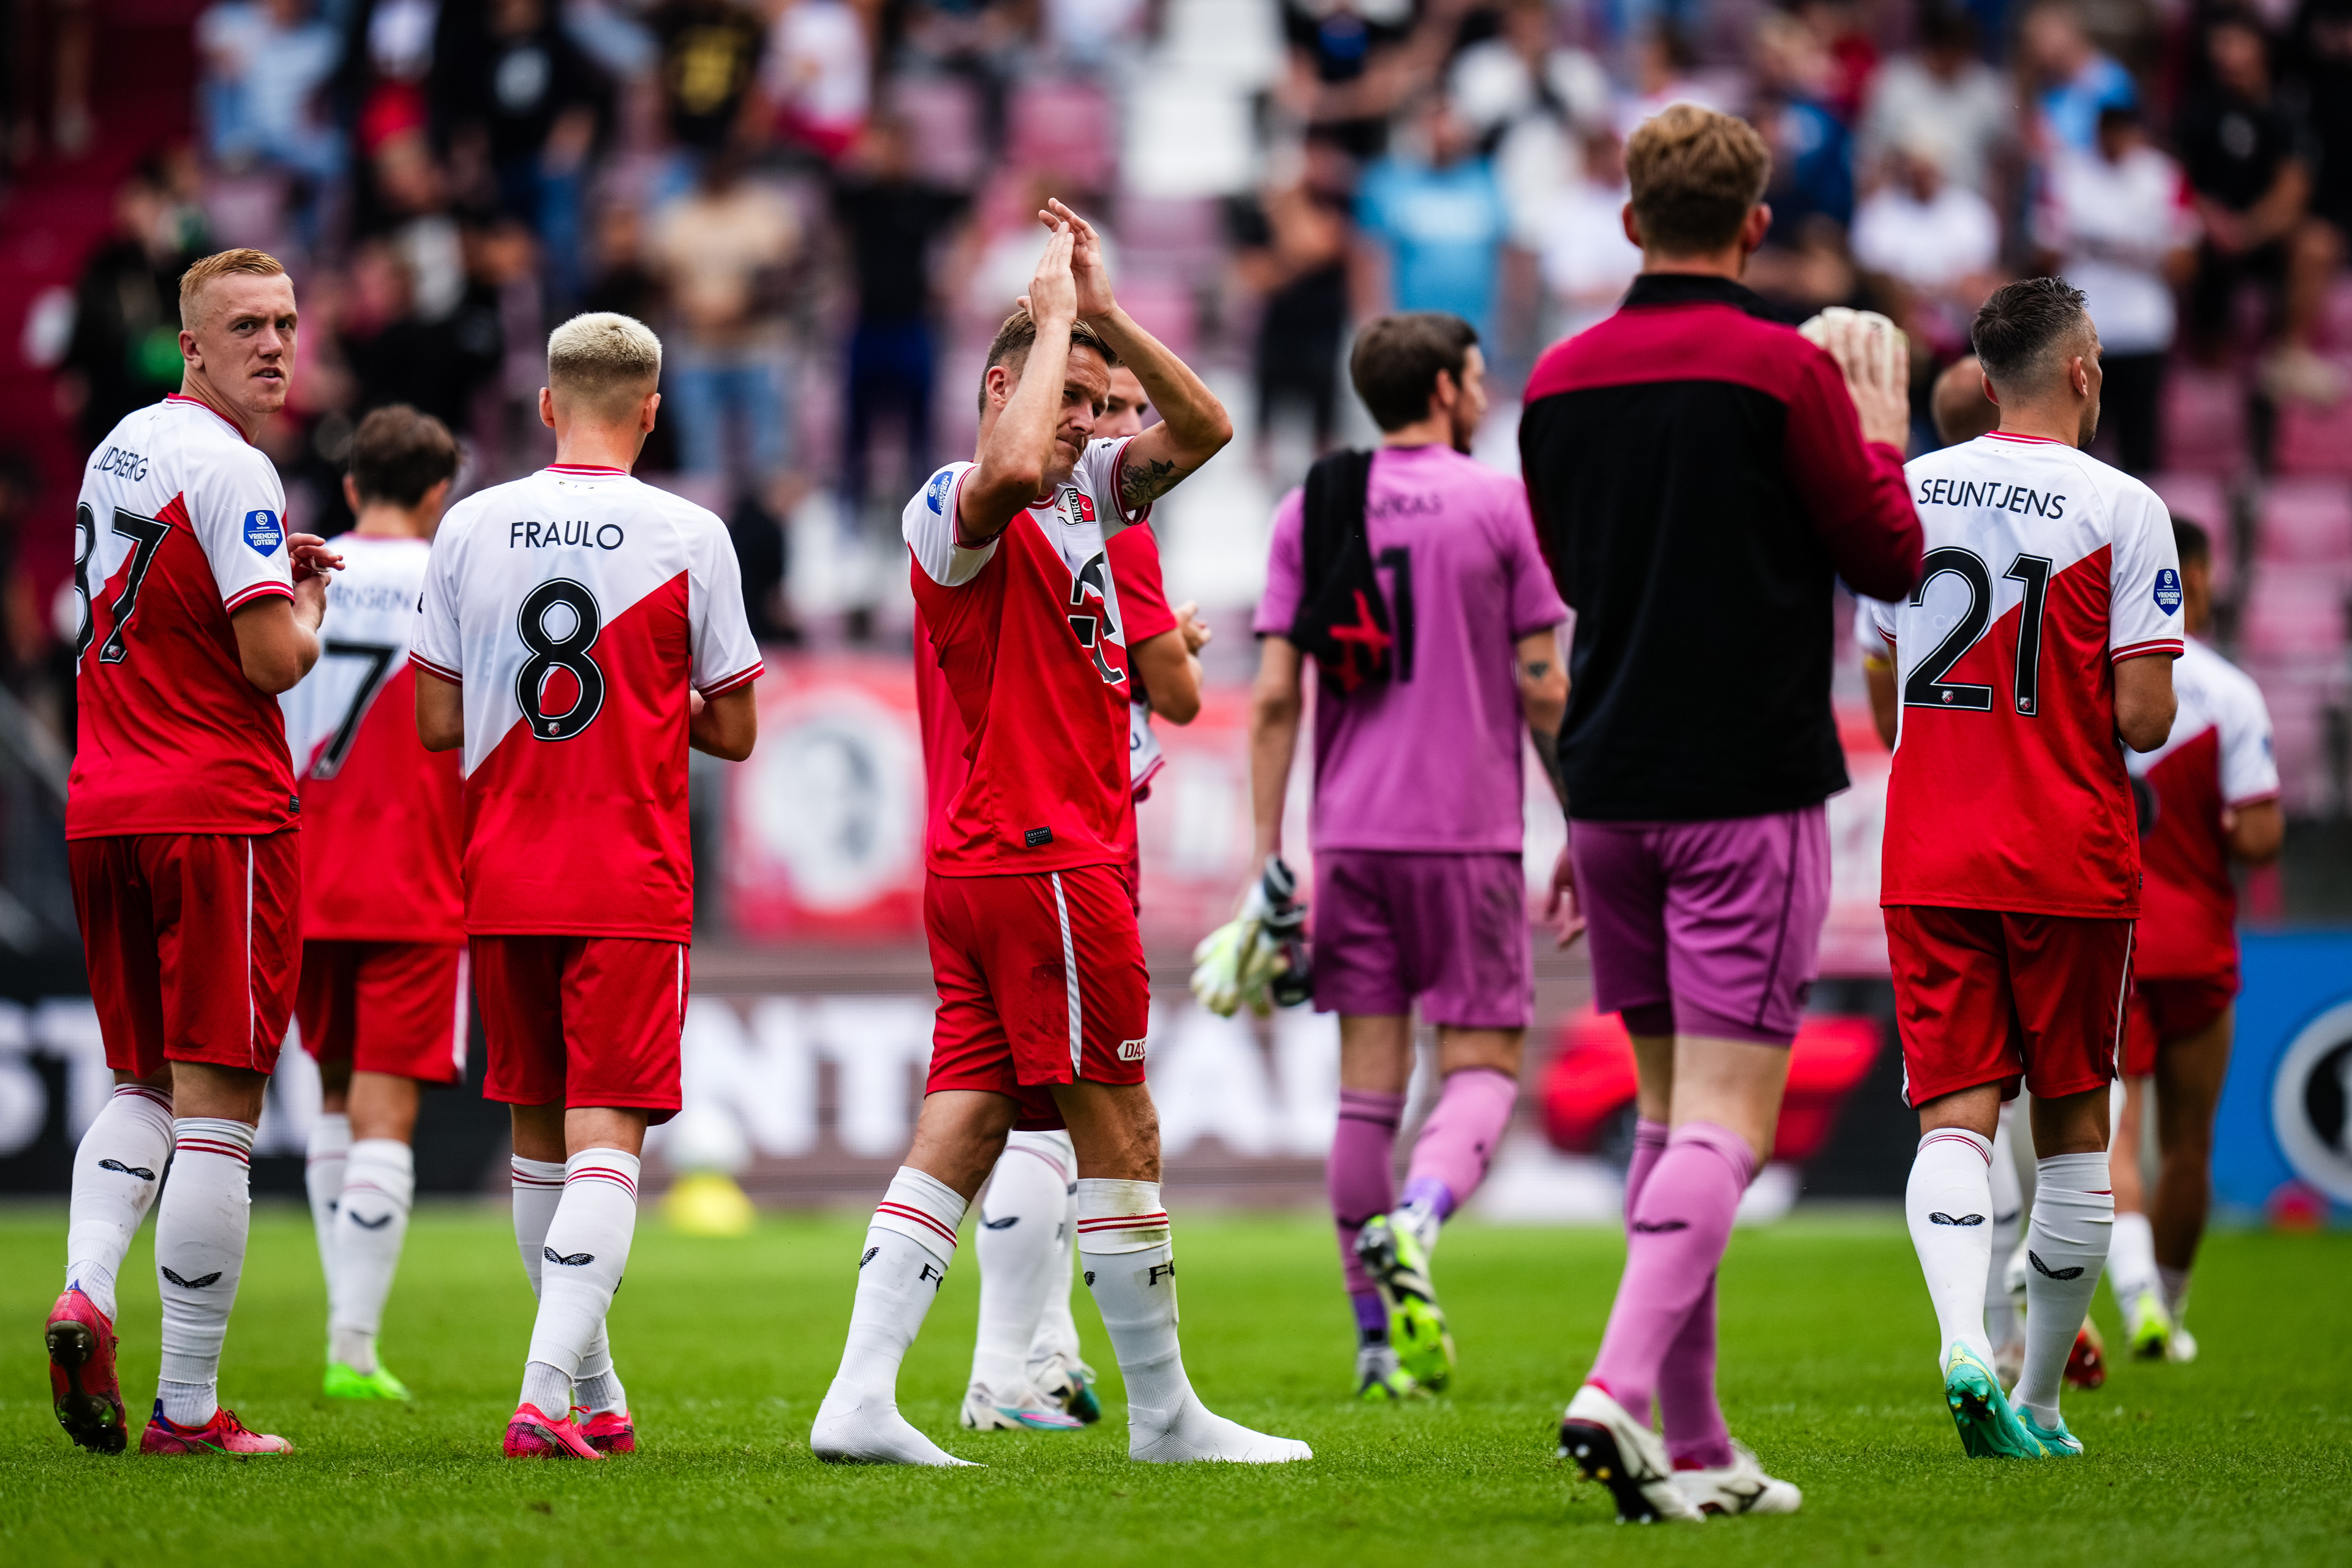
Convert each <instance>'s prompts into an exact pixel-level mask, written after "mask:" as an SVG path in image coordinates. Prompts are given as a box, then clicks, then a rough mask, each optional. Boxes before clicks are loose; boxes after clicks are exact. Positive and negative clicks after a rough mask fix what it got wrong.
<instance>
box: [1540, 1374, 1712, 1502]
mask: <svg viewBox="0 0 2352 1568" xmlns="http://www.w3.org/2000/svg"><path fill="white" fill-rule="evenodd" d="M1559 1457H1560V1458H1563V1459H1574V1460H1575V1461H1576V1468H1578V1469H1579V1470H1580V1471H1582V1472H1583V1474H1584V1479H1587V1480H1591V1481H1599V1482H1600V1483H1601V1485H1602V1486H1604V1487H1607V1488H1608V1489H1609V1495H1610V1496H1611V1497H1612V1499H1614V1500H1616V1503H1617V1522H1618V1523H1620V1524H1649V1523H1652V1522H1654V1521H1658V1520H1662V1519H1678V1520H1687V1521H1690V1522H1691V1523H1693V1524H1701V1523H1704V1522H1706V1514H1704V1513H1702V1512H1700V1511H1699V1508H1698V1505H1697V1504H1696V1503H1694V1502H1693V1501H1691V1500H1690V1499H1689V1498H1688V1497H1686V1496H1685V1495H1684V1493H1683V1490H1682V1489H1681V1488H1680V1487H1677V1486H1676V1485H1675V1469H1674V1466H1673V1465H1672V1464H1671V1463H1670V1462H1669V1461H1668V1460H1667V1458H1666V1445H1665V1442H1664V1439H1662V1438H1661V1437H1659V1436H1658V1435H1657V1434H1656V1433H1655V1432H1653V1431H1651V1430H1650V1429H1649V1427H1648V1426H1644V1425H1643V1424H1642V1423H1641V1422H1638V1421H1636V1420H1634V1419H1633V1416H1631V1415H1627V1414H1626V1412H1625V1407H1624V1406H1623V1405H1620V1404H1618V1403H1617V1401H1616V1400H1614V1399H1612V1398H1611V1397H1610V1396H1609V1394H1608V1393H1607V1391H1605V1390H1603V1389H1601V1388H1597V1387H1595V1386H1594V1385H1592V1384H1589V1383H1588V1384H1585V1385H1584V1386H1583V1387H1582V1388H1580V1389H1578V1390H1577V1391H1576V1397H1575V1398H1573V1399H1571V1400H1570V1401H1569V1402H1568V1411H1567V1414H1565V1415H1562V1416H1561V1417H1560V1421H1559Z"/></svg>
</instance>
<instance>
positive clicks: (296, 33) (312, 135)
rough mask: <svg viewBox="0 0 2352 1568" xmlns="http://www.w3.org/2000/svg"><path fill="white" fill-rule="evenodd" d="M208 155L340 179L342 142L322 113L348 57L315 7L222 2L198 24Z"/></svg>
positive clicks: (279, 1) (291, 1)
mask: <svg viewBox="0 0 2352 1568" xmlns="http://www.w3.org/2000/svg"><path fill="white" fill-rule="evenodd" d="M196 49H197V52H198V53H199V54H200V55H201V56H202V57H203V58H204V68H205V75H204V80H203V82H202V84H201V86H200V87H199V89H198V92H199V95H200V100H201V101H202V103H203V104H204V109H205V150H206V152H207V153H210V155H211V156H212V158H213V159H214V160H215V162H217V163H222V164H224V165H226V166H227V167H230V168H241V167H247V166H250V165H253V164H256V163H258V164H261V165H264V166H267V167H273V168H278V169H282V170H285V171H287V172H289V173H291V174H299V175H302V176H305V177H307V178H309V179H311V180H314V181H323V180H327V179H331V178H332V177H333V176H335V175H336V174H340V173H341V171H342V166H343V142H342V137H341V134H340V133H339V132H337V131H336V130H335V128H334V126H332V125H331V124H330V123H329V122H328V121H326V119H325V117H324V116H322V115H321V114H320V113H319V112H318V111H317V106H316V104H315V101H314V100H316V98H317V97H318V93H319V89H320V88H321V87H323V86H325V85H326V82H327V79H328V78H329V77H331V76H332V75H333V74H334V72H335V68H336V66H337V65H339V64H340V63H341V60H342V58H343V41H342V38H341V36H340V35H339V34H338V33H337V32H336V30H335V29H334V28H333V27H332V26H329V25H328V24H327V23H326V22H324V21H322V20H321V19H320V18H319V17H318V16H315V15H313V14H312V8H311V6H310V4H309V0H221V3H220V4H218V5H212V6H209V7H207V8H206V9H205V12H204V14H203V15H202V16H198V17H197V18H196Z"/></svg>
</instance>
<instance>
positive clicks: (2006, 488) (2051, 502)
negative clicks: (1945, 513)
mask: <svg viewBox="0 0 2352 1568" xmlns="http://www.w3.org/2000/svg"><path fill="white" fill-rule="evenodd" d="M1912 500H1915V501H1916V502H1917V503H1918V504H1919V505H1921V506H1957V507H1967V508H1969V509H1971V510H1973V509H1975V508H1979V507H1981V508H1983V509H1984V510H1988V511H2013V512H2016V513H2017V514H2019V515H2020V516H2023V515H2025V514H2026V513H2028V512H2031V513H2032V514H2033V515H2034V516H2035V517H2046V518H2050V519H2052V520H2053V521H2055V520H2057V519H2059V518H2063V517H2064V516H2065V515H2066V498H2065V497H2064V496H2062V495H2059V494H2058V493H2056V492H2055V491H2052V492H2051V493H2049V494H2047V495H2044V494H2043V493H2042V491H2040V490H2035V489H2027V488H2026V487H2025V486H2023V485H2017V484H2007V483H2005V482H2004V481H2002V480H2000V479H1985V480H1983V481H1981V482H1979V480H1976V479H1922V480H1920V481H1919V488H1918V490H1917V491H1916V493H1915V494H1914V495H1913V497H1912Z"/></svg>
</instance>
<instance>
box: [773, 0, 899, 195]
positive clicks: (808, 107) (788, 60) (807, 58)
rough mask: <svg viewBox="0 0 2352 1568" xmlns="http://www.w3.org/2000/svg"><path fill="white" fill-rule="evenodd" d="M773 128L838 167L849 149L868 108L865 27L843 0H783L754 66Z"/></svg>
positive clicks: (868, 63)
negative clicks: (762, 54)
mask: <svg viewBox="0 0 2352 1568" xmlns="http://www.w3.org/2000/svg"><path fill="white" fill-rule="evenodd" d="M761 74H762V77H763V84H762V85H763V86H764V87H765V88H766V89H767V95H768V100H769V101H770V102H771V103H773V104H774V105H775V106H776V129H777V130H778V132H781V133H782V135H783V137H784V138H785V140H787V141H791V142H799V143H800V144H801V145H803V146H804V147H808V148H811V149H813V150H814V151H815V152H816V153H819V154H821V155H822V156H823V157H824V160H825V161H826V162H827V163H838V162H839V161H840V160H841V158H842V156H843V154H845V153H847V152H848V151H849V150H850V148H851V147H853V146H855V145H856V142H857V137H858V133H859V132H862V131H864V130H865V128H866V112H867V110H868V109H869V108H870V107H871V102H870V100H871V94H872V77H873V63H872V60H871V58H870V57H869V51H868V49H867V47H866V24H865V23H864V22H863V21H861V20H859V18H858V15H857V12H856V10H855V9H854V8H852V7H851V6H849V5H846V4H845V3H844V0H787V3H786V4H785V5H784V6H783V8H782V10H780V11H778V12H777V13H776V19H775V20H774V21H773V22H772V23H771V24H769V27H768V53H767V57H766V58H765V60H764V61H763V62H762V65H761Z"/></svg>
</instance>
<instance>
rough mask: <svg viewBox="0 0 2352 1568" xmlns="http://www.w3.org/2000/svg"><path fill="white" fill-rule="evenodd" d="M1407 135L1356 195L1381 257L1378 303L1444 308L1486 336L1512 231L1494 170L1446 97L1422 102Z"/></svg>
mask: <svg viewBox="0 0 2352 1568" xmlns="http://www.w3.org/2000/svg"><path fill="white" fill-rule="evenodd" d="M1411 141H1412V143H1417V145H1415V146H1413V147H1412V150H1411V151H1400V153H1394V154H1391V156H1389V157H1386V158H1383V159H1381V161H1380V162H1379V163H1375V164H1373V165H1372V166H1371V167H1370V169H1367V170H1366V171H1365V172H1364V183H1363V184H1362V185H1361V186H1360V188H1359V189H1358V191H1357V193H1356V222H1357V223H1358V225H1359V226H1360V227H1361V229H1362V232H1363V235H1364V237H1365V238H1366V239H1367V240H1368V241H1370V243H1371V245H1372V246H1373V247H1375V249H1376V251H1377V252H1378V253H1379V254H1381V256H1382V257H1383V258H1384V259H1385V260H1386V262H1387V274H1388V288H1387V289H1386V291H1385V292H1386V296H1387V303H1386V304H1385V305H1384V306H1382V309H1387V310H1444V311H1447V312H1449V313H1451V314H1453V315H1456V316H1460V317H1461V318H1463V319H1464V320H1465V321H1469V322H1470V323H1471V324H1472V325H1474V326H1475V327H1476V328H1477V329H1478V331H1479V332H1480V333H1481V334H1482V335H1489V336H1490V335H1491V333H1492V331H1493V310H1494V303H1495V285H1496V272H1497V270H1498V268H1499V266H1500V263H1501V259H1502V251H1503V242H1504V240H1505V239H1506V238H1507V237H1508V235H1509V232H1510V217H1509V214H1508V212H1507V210H1506V208H1505V206H1504V204H1503V192H1502V187H1501V186H1500V185H1499V184H1496V179H1495V170H1494V166H1493V164H1492V163H1489V162H1488V161H1487V160H1486V158H1485V157H1483V156H1480V155H1479V153H1478V152H1477V141H1476V133H1475V132H1474V131H1473V130H1472V128H1471V126H1470V124H1469V122H1468V121H1465V119H1464V118H1463V117H1462V116H1461V115H1460V114H1458V113H1456V112H1455V111H1454V106H1453V105H1452V104H1451V103H1450V102H1448V101H1447V100H1444V99H1443V98H1437V97H1432V98H1429V99H1426V100H1423V103H1422V105H1421V107H1420V110H1419V111H1418V112H1417V113H1416V114H1415V115H1414V116H1413V120H1412V138H1411ZM1374 292H1375V293H1376V294H1377V293H1378V292H1379V291H1378V290H1375V291H1374Z"/></svg>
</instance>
